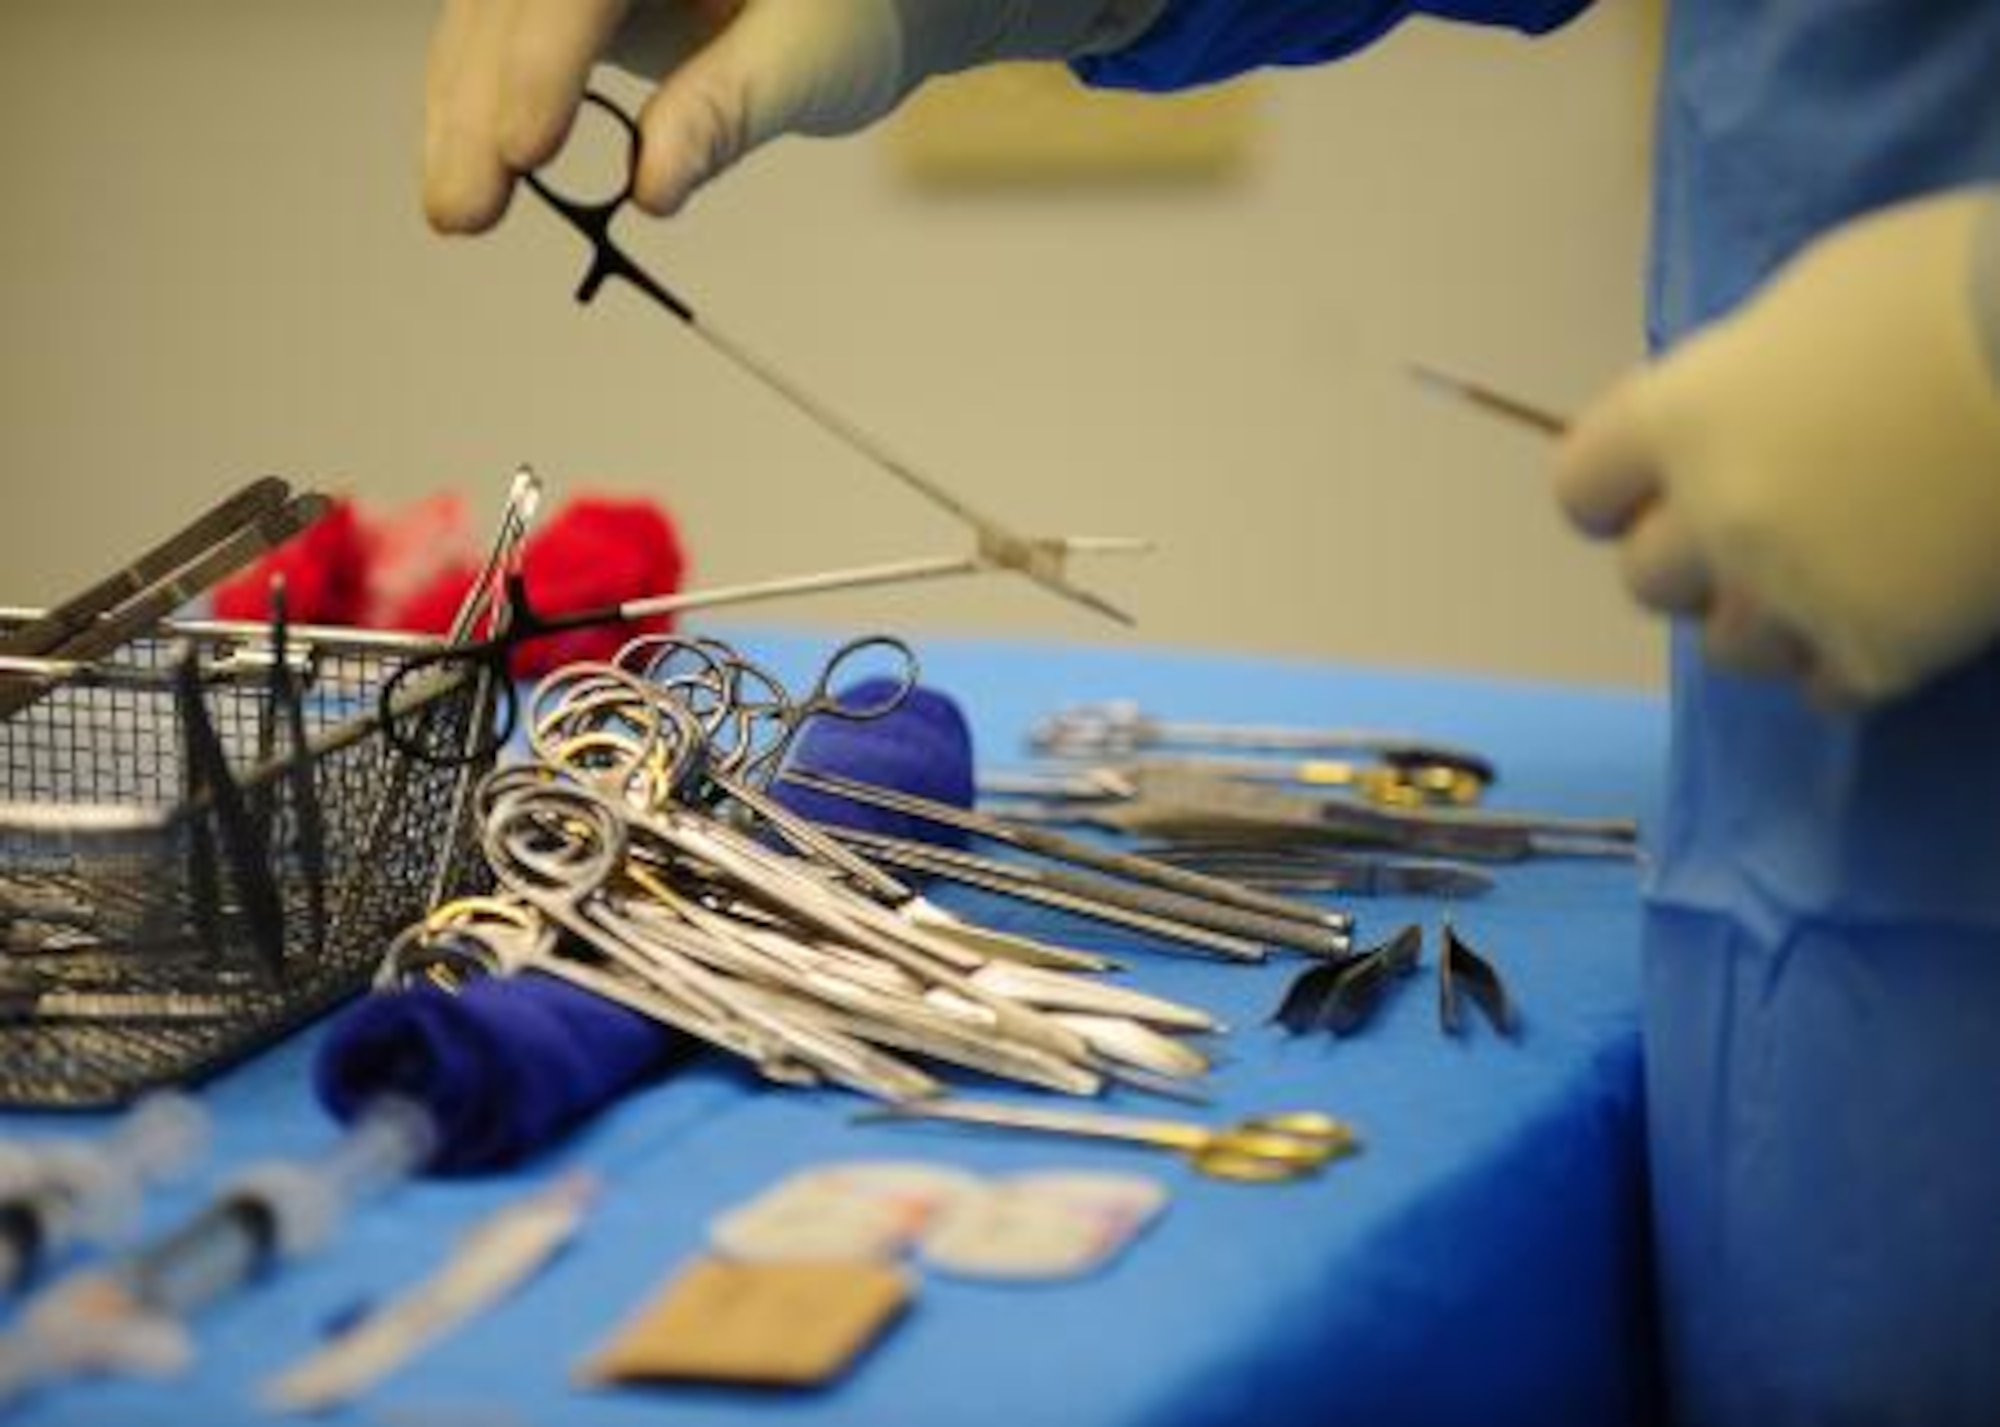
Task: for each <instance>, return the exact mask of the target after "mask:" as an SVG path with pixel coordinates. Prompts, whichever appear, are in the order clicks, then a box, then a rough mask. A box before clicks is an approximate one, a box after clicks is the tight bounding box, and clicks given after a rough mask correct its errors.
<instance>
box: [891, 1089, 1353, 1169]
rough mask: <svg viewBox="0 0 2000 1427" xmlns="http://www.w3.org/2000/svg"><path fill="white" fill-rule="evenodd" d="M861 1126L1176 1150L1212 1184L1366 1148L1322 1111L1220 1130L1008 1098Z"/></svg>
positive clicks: (899, 1110)
mask: <svg viewBox="0 0 2000 1427" xmlns="http://www.w3.org/2000/svg"><path fill="white" fill-rule="evenodd" d="M854 1120H855V1123H857V1124H874V1123H879V1122H882V1121H887V1120H948V1121H952V1122H954V1123H957V1124H964V1125H980V1126H984V1127H986V1128H988V1129H1000V1130H1027V1131H1032V1132H1035V1133H1038V1134H1049V1135H1075V1136H1080V1137H1082V1138H1085V1139H1098V1140H1124V1141H1129V1142H1131V1143H1134V1144H1141V1145H1150V1146H1152V1147H1154V1148H1156V1149H1165V1150H1172V1151H1174V1152H1175V1153H1178V1154H1180V1155H1182V1156H1183V1157H1184V1158H1186V1160H1187V1161H1188V1163H1189V1164H1191V1165H1193V1166H1194V1168H1195V1169H1196V1170H1197V1171H1198V1172H1200V1173H1202V1174H1205V1175H1207V1176H1209V1177H1210V1178H1211V1179H1234V1180H1239V1181H1243V1182H1245V1183H1257V1184H1273V1183H1279V1182H1282V1181H1286V1180H1293V1179H1304V1178H1306V1177H1308V1176H1309V1175H1313V1174H1316V1173H1318V1172H1319V1169H1320V1167H1321V1166H1322V1165H1324V1164H1326V1163H1328V1162H1329V1161H1331V1160H1334V1159H1338V1158H1339V1157H1341V1156H1342V1155H1346V1154H1351V1153H1353V1152H1354V1151H1355V1150H1356V1149H1358V1148H1359V1147H1360V1140H1359V1138H1358V1137H1357V1136H1356V1135H1355V1133H1354V1129H1353V1127H1352V1126H1350V1125H1349V1124H1347V1123H1346V1122H1345V1121H1343V1120H1336V1119H1334V1118H1333V1117H1332V1116H1331V1115H1325V1114H1322V1113H1320V1112H1319V1111H1317V1110H1286V1111H1280V1112H1277V1113H1275V1114H1269V1115H1252V1116H1250V1117H1249V1118H1248V1119H1243V1120H1238V1121H1236V1122H1234V1123H1232V1124H1228V1125H1223V1126H1220V1127H1215V1126H1209V1125H1198V1124H1195V1123H1193V1122H1192V1121H1187V1120H1155V1119H1140V1118H1137V1117H1133V1116H1124V1115H1103V1114H1093V1113H1091V1112H1089V1111H1079V1110H1044V1109H1039V1108H1035V1107H1031V1106H1022V1105H1011V1104H1007V1103H1005V1102H1003V1101H985V1100H925V1101H920V1102H917V1103H915V1104H903V1105H884V1106H881V1107H880V1108H877V1109H872V1110H865V1111H863V1112H862V1113H861V1114H859V1115H856V1116H855V1117H854Z"/></svg>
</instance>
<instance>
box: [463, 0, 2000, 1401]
mask: <svg viewBox="0 0 2000 1427" xmlns="http://www.w3.org/2000/svg"><path fill="white" fill-rule="evenodd" d="M1583 7H1584V0H1430V3H1415V2H1414V0H666V2H665V3H655V4H647V5H640V6H634V5H633V4H632V3H631V0H448V3H447V5H446V8H445V13H444V17H443V19H442V21H441V23H440V25H439V28H438V32H437V35H436V39H435V41H434V45H433V49H432V55H431V65H430V74H429V106H428V130H427V164H426V181H425V203H426V207H427V211H428V212H429V215H430V218H431V221H432V223H433V224H434V226H436V227H438V228H439V229H440V230H442V231H447V232H461V233H469V232H478V231H482V230H484V229H486V228H488V227H490V226H492V224H494V223H495V222H497V221H498V219H499V217H500V215H501V214H502V212H503V211H504V210H505V207H506V204H507V200H508V197H509V194H510V193H511V191H512V189H513V187H514V180H515V177H516V176H517V175H518V174H520V173H522V172H526V171H528V170H530V169H532V168H533V167H535V166H536V165H538V164H540V163H542V162H544V161H545V160H547V159H548V158H549V157H550V156H551V155H553V154H554V153H555V151H556V150H557V149H558V148H559V147H560V146H561V143H562V140H563V137H564V135H565V134H566V132H567V129H568V126H569V123H570V120H571V118H572V116H573V115H574V113H575V110H576V106H577V103H578V97H579V95H580V93H581V91H582V87H583V84H584V82H585V78H586V76H587V74H588V72H589V69H590V67H591V66H592V65H593V64H594V63H595V62H596V61H597V60H599V59H600V58H605V57H609V58H613V59H615V60H617V61H618V62H620V63H622V64H624V65H626V66H627V67H628V68H631V69H634V70H635V71H637V72H639V73H642V74H648V75H652V76H656V77H659V81H660V82H659V86H658V88H657V89H656V90H655V91H654V93H653V96H652V98H651V100H650V102H649V103H648V105H647V107H646V109H645V111H644V113H643V115H642V120H641V122H642V126H643V130H644V145H643V150H642V158H641V164H640V171H639V175H638V185H637V198H638V200H639V201H640V203H641V204H642V205H643V206H645V207H646V208H648V209H650V210H651V211H653V212H655V213H659V214H668V213H672V212H674V211H676V210H677V209H679V208H680V207H681V205H682V204H684V203H685V202H686V201H687V199H688V197H689V196H690V195H691V194H692V193H693V192H694V191H695V190H696V189H697V188H698V187H699V186H700V185H701V184H702V183H704V182H706V181H708V180H709V179H710V178H712V177H714V176H715V175H717V174H718V173H720V172H722V171H724V170H725V169H727V168H728V167H729V166H730V165H731V164H733V163H734V162H735V161H737V160H738V159H739V158H741V157H742V156H743V155H744V154H745V153H747V152H749V151H750V150H752V149H754V148H755V147H756V146H757V145H759V144H761V143H764V142H765V141H767V140H769V139H771V138H774V137H776V136H778V135H780V134H786V133H808V134H832V133H845V132H849V131H852V130H855V129H858V128H861V127H863V126H864V125H866V124H868V123H870V122H872V121H873V120H874V119H876V118H879V117H880V116H882V115H883V114H886V113H887V112H888V111H889V110H891V109H893V108H894V107H895V105H896V104H897V103H898V102H900V100H901V99H902V98H903V97H904V96H905V95H907V94H908V93H909V92H910V91H911V90H913V89H915V88H916V87H917V86H918V85H919V84H921V83H922V82H923V81H924V79H926V78H927V77H929V76H930V75H933V74H938V73H946V72H950V71H953V70H959V69H964V68H968V67H971V66H973V65H977V64H983V63H987V62H990V61H994V60H1000V59H1014V58H1044V59H1065V60H1068V61H1070V62H1071V63H1073V65H1074V66H1075V68H1076V70H1077V72H1078V73H1079V74H1081V75H1082V76H1083V77H1084V78H1085V79H1086V80H1087V81H1089V82H1091V83H1094V84H1100V85H1109V86H1124V87H1131V88H1139V89H1151V90H1166V89H1175V88H1180V87H1184V86H1189V85H1195V84H1201V83H1206V82H1210V81H1213V80H1218V79H1222V78H1226V77H1228V76H1230V75H1233V74H1236V73H1239V72H1242V71H1244V70H1248V69H1252V68H1255V67H1258V66H1263V65H1301V64H1319V63H1325V62H1328V61H1333V60H1337V59H1339V58H1341V57H1342V56H1344V55H1347V54H1350V53H1352V52H1353V51H1355V50H1357V49H1359V48H1361V47H1363V46H1365V45H1367V44H1368V43H1370V42H1372V41H1373V40H1375V39H1377V38H1379V37H1380V36H1382V35H1383V34H1385V33H1387V32H1388V31H1389V30H1390V29H1392V28H1393V27H1394V26H1395V25H1397V24H1398V23H1400V22H1401V21H1402V20H1404V19H1406V18H1408V17H1410V16H1413V15H1425V16H1430V17H1433V18H1438V19H1448V20H1459V21H1465V22H1470V23H1479V24H1495V25H1505V26H1511V27H1514V28H1517V29H1521V30H1525V31H1529V32H1540V31H1543V30H1547V29H1551V28H1554V27H1555V26H1557V25H1560V24H1561V23H1563V22H1564V21H1566V20H1567V19H1569V18H1571V17H1572V16H1573V15H1574V14H1575V13H1576V12H1578V11H1579V10H1581V9H1582V8H1583ZM1662 86H1663V87H1662V94H1661V100H1660V115H1659V124H1660V142H1659V145H1658V173H1657V178H1656V212H1655V242H1654V260H1653V273H1652V301H1651V310H1652V330H1651V334H1650V335H1651V338H1652V343H1653V346H1654V349H1655V351H1656V352H1657V353H1658V354H1659V355H1658V357H1657V358H1656V360H1655V361H1653V362H1651V363H1649V364H1648V365H1647V366H1645V367H1644V368H1642V369H1641V370H1639V371H1637V372H1635V373H1633V374H1631V375H1630V376H1629V377H1628V378H1627V379H1626V380H1624V381H1623V382H1621V383H1620V384H1618V385H1617V386H1616V387H1614V388H1613V389H1612V390H1611V391H1610V392H1609V393H1608V394H1607V395H1605V396H1604V397H1603V398H1601V399H1600V400H1599V401H1597V402H1596V403H1594V404H1593V405H1592V406H1591V407H1590V408H1589V409H1588V410H1587V411H1585V412H1584V413H1583V414H1582V416H1581V417H1580V418H1579V419H1578V421H1577V422H1576V423H1575V425H1574V427H1573V428H1572V430H1571V432H1570V434H1569V436H1568V438H1567V439H1566V440H1565V442H1564V443H1563V446H1562V449H1561V452H1560V455H1559V456H1558V459H1557V470H1556V474H1555V485H1556V493H1557V498H1558V499H1559V500H1560V501H1561V503H1562V504H1563V505H1564V507H1565V508H1566V509H1567V511H1568V512H1569V514H1570V515H1571V517H1572V518H1573V519H1574V520H1575V521H1576V523H1577V524H1578V525H1579V526H1580V527H1581V528H1582V529H1583V530H1585V531H1586V532H1587V533H1589V534H1592V535H1594V536H1597V537H1599V538H1603V539H1606V540H1610V541H1615V542H1616V544H1617V548H1618V553H1619V559H1620V562H1621V567H1622V571H1623V574H1624V578H1625V580H1626V583H1627V584H1628V585H1629V586H1630V588H1631V591H1632V593H1633V595H1634V596H1635V597H1636V598H1638V599H1639V600H1641V601H1642V602H1644V603H1645V604H1647V605H1648V606H1650V607H1653V608H1655V609H1658V610H1660V611H1662V612H1663V613H1666V614H1669V615H1672V616H1674V617H1676V619H1677V628H1676V637H1675V649H1674V665H1675V667H1674V681H1673V716H1674V738H1673V750H1672V756H1671V767H1670V769H1669V777H1670V780H1671V787H1670V794H1671V796H1670V798H1669V800H1668V815H1667V818H1666V820H1665V825H1664V826H1663V827H1662V828H1660V829H1658V830H1657V834H1656V837H1655V846H1654V853H1655V857H1654V862H1653V871H1652V873H1651V875H1650V881H1649V886H1648V888H1647V903H1648V912H1647V946H1646V967H1647V970H1646V1005H1645V1056H1646V1066H1647V1071H1646V1073H1647V1115H1648V1121H1649V1125H1648V1133H1649V1137H1650V1145H1651V1164H1652V1178H1653V1197H1654V1217H1655V1223H1656V1243H1657V1250H1658V1259H1659V1269H1660V1275H1661V1298H1662V1302H1661V1317H1662V1324H1663V1332H1664V1338H1665V1343H1664V1347H1665V1351H1666V1360H1667V1378H1668V1382H1667V1387H1668V1396H1669V1410H1670V1412H1671V1414H1672V1415H1673V1416H1674V1417H1675V1418H1677V1419H1679V1420H1682V1421H1686V1422H1690V1423H1725V1424H1734V1423H1745V1424H1749V1423H1756V1424H1775V1423H1789V1422H1867V1423H1878V1422H1909V1423H1924V1424H1930V1427H1935V1425H1936V1424H1946V1423H1968V1424H1969V1423H1995V1422H2000V1111H1997V1110H1996V1107H2000V648H1996V636H2000V386H1996V372H2000V4H1995V3H1993V0H1925V2H1924V3H1916V0H1759V3H1750V2H1749V0H1674V3H1673V5H1672V10H1671V19H1670V28H1669V34H1668V42H1667V52H1666V64H1665V70H1664V75H1663V80H1662ZM1328 177H1329V181H1336V180H1337V177H1338V176H1337V175H1329V176H1328Z"/></svg>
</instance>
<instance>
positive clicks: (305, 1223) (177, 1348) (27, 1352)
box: [0, 1099, 435, 1407]
mask: <svg viewBox="0 0 2000 1427" xmlns="http://www.w3.org/2000/svg"><path fill="white" fill-rule="evenodd" d="M434 1141H435V1133H434V1131H433V1130H432V1128H431V1121H430V1117H429V1116H428V1115H427V1114H426V1113H425V1112H424V1111H423V1109H422V1108H421V1107H419V1106H417V1105H415V1104H414V1103H412V1102H409V1101H404V1100H391V1099H385V1100H383V1101H380V1102H377V1103H376V1104H374V1105H371V1106H370V1107H369V1108H368V1109H367V1110H366V1111H364V1112H363V1113H362V1115H360V1116H359V1117H358V1118H357V1119H356V1120H355V1121H354V1122H353V1124H352V1126H351V1128H350V1129H349V1130H348V1133H347V1134H346V1135H345V1136H344V1137H343V1138H342V1139H341V1141H340V1142H339V1143H338V1144H337V1145H335V1146H334V1147H333V1148H332V1149H331V1150H330V1151H328V1152H327V1153H326V1154H325V1155H323V1156H321V1157H319V1158H317V1159H313V1160H306V1161H293V1160H285V1161H274V1162H271V1163H268V1164H264V1165H260V1166H257V1167H255V1168H253V1169H251V1170H250V1171H249V1172H247V1173H246V1174H244V1175H242V1176H241V1177H239V1178H238V1179H236V1180H235V1181H234V1182H232V1183H231V1184H230V1185H229V1186H228V1187H226V1188H225V1189H224V1190H222V1192H221V1193H219V1194H218V1195H217V1196H216V1197H215V1198H214V1199H212V1200H211V1201H210V1202H209V1203H208V1204H207V1205H206V1206H205V1207H204V1208H202V1209H200V1210H198V1211H197V1212H196V1213H195V1215H194V1216H193V1217H192V1218H190V1219H188V1220H187V1221H186V1222H184V1223H183V1224H181V1225H180V1226H179V1227H177V1228H175V1229H173V1230H171V1231H169V1232H168V1233H167V1234H166V1235H164V1236H163V1237H161V1238H159V1239H157V1240H155V1241H154V1242H152V1243H150V1244H147V1245H144V1246H142V1247H140V1248H138V1249H136V1250H134V1251H132V1252H130V1253H129V1254H127V1255H126V1256H124V1257H123V1258H121V1259H118V1260H116V1261H114V1262H112V1263H110V1264H107V1265H106V1266H104V1267H103V1268H99V1269H94V1270H91V1271H89V1272H85V1273H81V1274H76V1275H73V1276H71V1277H70V1278H68V1279H65V1280H64V1281H62V1282H61V1283H58V1284H56V1285H54V1286H53V1287H51V1288H50V1289H49V1290H48V1291H46V1292H45V1293H43V1294H41V1295H39V1296H38V1297H37V1298H36V1299H35V1300H34V1301H32V1302H31V1303H30V1304H29V1305H28V1306H27V1309H26V1310H25V1311H24V1312H23V1314H22V1315H21V1317H20V1319H19V1320H17V1326H16V1328H15V1330H14V1331H13V1332H12V1333H10V1334H8V1335H7V1336H6V1337H4V1338H0V1407H4V1406H5V1405H6V1404H7V1403H8V1402H10V1401H12V1400H14V1399H15V1398H18V1397H20V1396H22V1395H25V1394H26V1393H28V1392H30V1391H32V1390H33V1389H34V1388H35V1387H36V1386H38V1385H40V1384H44V1383H47V1382H50V1381H52V1380H58V1379H62V1378H66V1377H73V1376H78V1375H81V1374H84V1373H92V1372H96V1373H125V1374H134V1373H138V1374H148V1375H162V1374H166V1373H171V1372H174V1371H176V1370H178V1369H180V1368H181V1367H183V1366H185V1364H186V1363H187V1361H188V1360H189V1358H190V1357H191V1356H192V1354H193V1342H192V1339H191V1337H190V1335H189V1333H188V1328H187V1323H188V1320H189V1319H190V1318H191V1317H192V1316H193V1315H194V1314H195V1313H196V1312H197V1311H198V1310H199V1309H201V1308H202V1307H204V1306H206V1305H207V1304H209V1303H212V1302H214V1301H215V1300H216V1299H218V1298H220V1297H222V1296H223V1295H225V1294H227V1293H229V1292H231V1291H233V1290H235V1289H238V1288H241V1287H243V1286H244V1285H246V1284H248V1283H251V1282H254V1281H255V1280H256V1279H258V1278H260V1277H262V1276H263V1275H264V1274H265V1273H266V1272H267V1271H269V1270H270V1269H271V1268H272V1267H273V1266H274V1265H275V1264H276V1263H278V1262H279V1261H281V1260H283V1259H288V1258H296V1257H300V1256H303V1255H306V1254H309V1253H311V1252H312V1251H313V1250H315V1249H317V1248H319V1247H320V1246H321V1245H322V1244H324V1243H325V1242H326V1240H327V1239H328V1238H330V1237H331V1236H332V1234H333V1233H334V1231H335V1230H336V1229H337V1228H338V1227H339V1225H340V1222H341V1220H342V1219H343V1218H344V1217H345V1215H346V1213H347V1211H348V1210H349V1209H350V1208H352V1207H353V1205H354V1204H356V1203H357V1202H359V1201H360V1200H361V1199H363V1198H365V1197H368V1196H370V1195H373V1194H377V1193H380V1192H382V1191H383V1190H386V1189H388V1188H389V1187H390V1186H392V1185H394V1184H395V1183H397V1182H398V1181H400V1180H401V1179H403V1178H404V1177H406V1176H407V1175H409V1174H410V1173H411V1172H412V1171H414V1170H415V1169H416V1168H417V1167H418V1166H420V1165H421V1164H423V1163H424V1162H425V1160H426V1159H427V1158H428V1157H429V1155H430V1153H431V1149H432V1145H433V1143H434Z"/></svg>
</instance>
